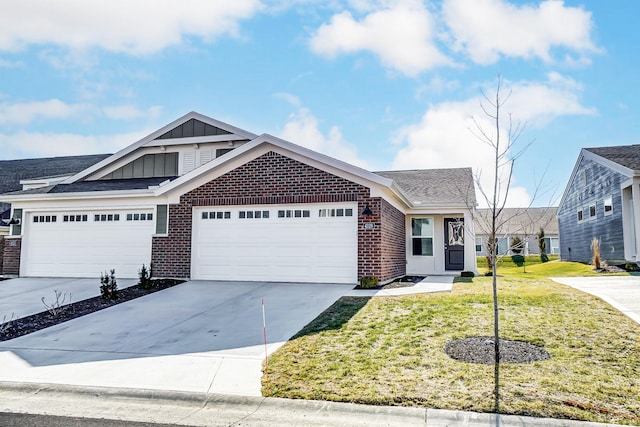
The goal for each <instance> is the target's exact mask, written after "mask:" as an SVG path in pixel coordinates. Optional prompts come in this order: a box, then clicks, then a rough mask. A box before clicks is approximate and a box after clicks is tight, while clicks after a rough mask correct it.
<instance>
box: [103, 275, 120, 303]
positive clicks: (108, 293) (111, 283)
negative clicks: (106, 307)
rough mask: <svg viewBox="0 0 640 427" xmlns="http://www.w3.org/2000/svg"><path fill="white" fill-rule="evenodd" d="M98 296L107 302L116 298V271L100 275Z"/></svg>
mask: <svg viewBox="0 0 640 427" xmlns="http://www.w3.org/2000/svg"><path fill="white" fill-rule="evenodd" d="M100 295H101V296H102V298H104V299H106V300H108V301H113V300H115V299H117V298H118V284H117V282H116V270H114V269H112V270H111V271H110V272H109V274H107V272H106V271H105V272H104V274H102V273H100Z"/></svg>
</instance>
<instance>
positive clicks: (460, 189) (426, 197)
mask: <svg viewBox="0 0 640 427" xmlns="http://www.w3.org/2000/svg"><path fill="white" fill-rule="evenodd" d="M374 173H375V174H377V175H380V176H383V177H385V178H389V179H392V180H393V181H394V182H395V183H396V184H397V185H398V187H400V189H402V191H404V193H405V194H406V195H407V197H409V199H410V202H412V203H414V204H415V205H418V206H420V205H425V206H426V205H437V204H463V205H468V206H475V205H476V193H475V189H474V185H473V173H472V172H471V168H455V169H419V170H403V171H384V172H374Z"/></svg>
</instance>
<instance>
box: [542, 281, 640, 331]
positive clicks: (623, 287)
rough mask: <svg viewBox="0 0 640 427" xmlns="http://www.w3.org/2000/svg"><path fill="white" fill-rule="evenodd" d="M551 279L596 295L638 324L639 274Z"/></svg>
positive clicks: (639, 302) (639, 311)
mask: <svg viewBox="0 0 640 427" xmlns="http://www.w3.org/2000/svg"><path fill="white" fill-rule="evenodd" d="M551 279H552V280H554V281H556V282H558V283H562V284H563V285H567V286H571V287H572V288H575V289H578V290H580V291H582V292H586V293H588V294H591V295H595V296H597V297H598V298H600V299H602V300H604V301H605V302H607V303H609V304H610V305H611V306H612V307H613V308H615V309H617V310H619V311H621V312H622V313H624V314H625V315H627V316H628V317H629V318H631V319H632V320H634V321H635V322H636V323H638V324H640V276H602V277H552V278H551Z"/></svg>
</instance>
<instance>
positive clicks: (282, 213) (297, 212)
mask: <svg viewBox="0 0 640 427" xmlns="http://www.w3.org/2000/svg"><path fill="white" fill-rule="evenodd" d="M310 217H311V211H309V210H308V209H282V210H279V211H278V218H310Z"/></svg>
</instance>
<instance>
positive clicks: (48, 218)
mask: <svg viewBox="0 0 640 427" xmlns="http://www.w3.org/2000/svg"><path fill="white" fill-rule="evenodd" d="M57 220H58V217H57V216H56V215H34V216H33V222H56V221H57Z"/></svg>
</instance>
